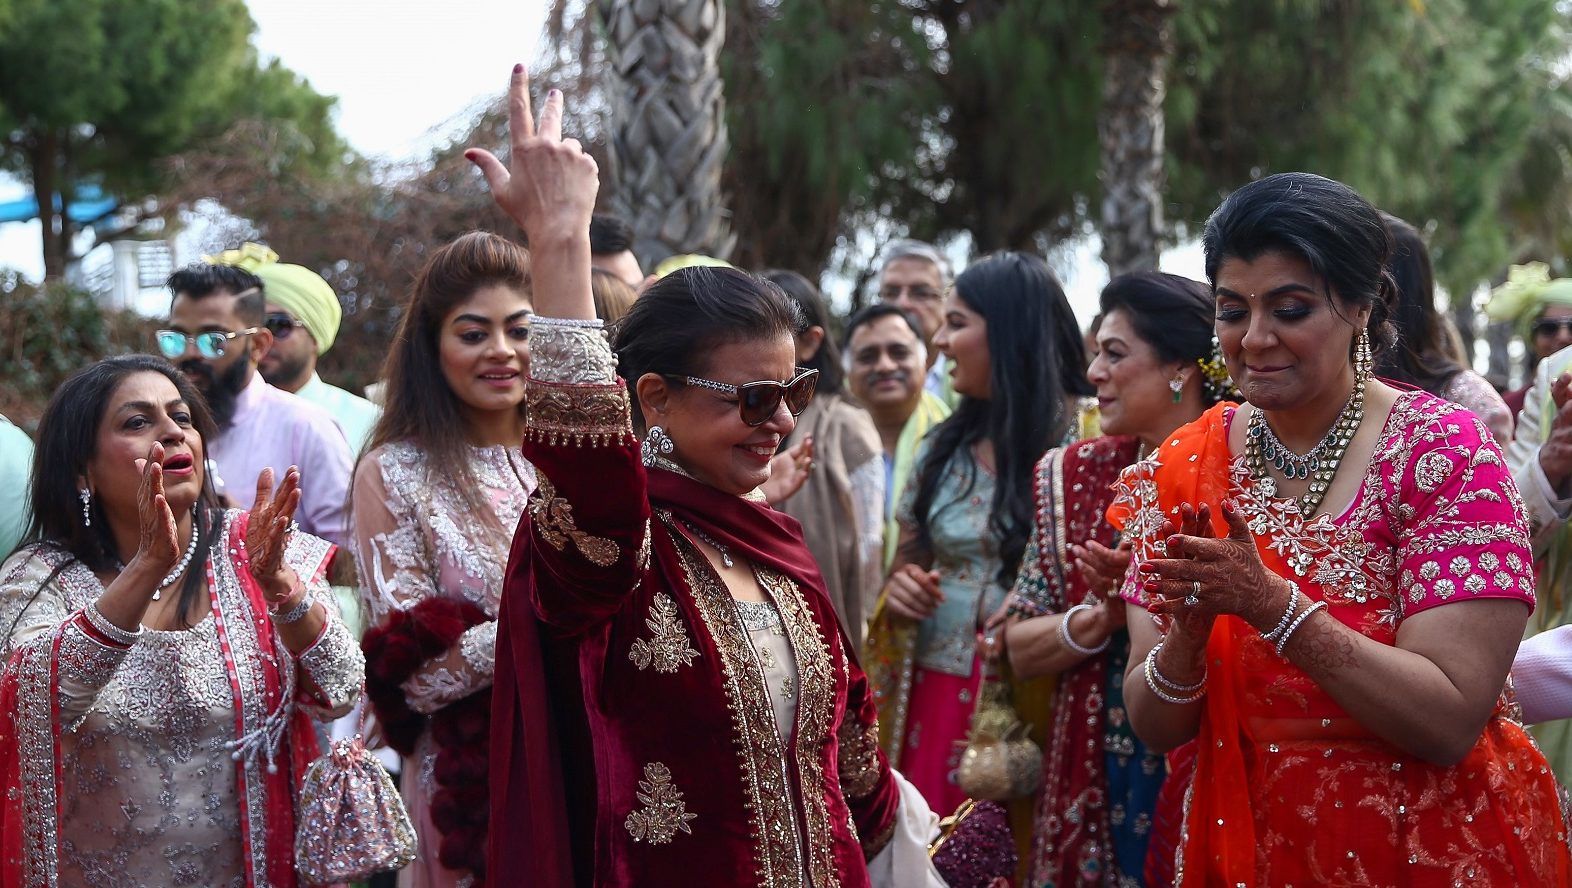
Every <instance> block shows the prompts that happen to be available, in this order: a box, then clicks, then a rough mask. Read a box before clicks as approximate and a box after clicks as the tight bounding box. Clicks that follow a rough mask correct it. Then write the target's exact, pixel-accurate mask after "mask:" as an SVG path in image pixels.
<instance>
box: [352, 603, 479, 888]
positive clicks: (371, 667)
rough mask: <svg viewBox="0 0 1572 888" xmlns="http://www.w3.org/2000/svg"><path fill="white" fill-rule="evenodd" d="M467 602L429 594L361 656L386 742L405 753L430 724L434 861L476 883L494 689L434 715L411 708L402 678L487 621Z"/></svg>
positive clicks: (377, 630)
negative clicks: (435, 838)
mask: <svg viewBox="0 0 1572 888" xmlns="http://www.w3.org/2000/svg"><path fill="white" fill-rule="evenodd" d="M489 619H490V617H488V616H486V612H485V611H483V610H481V609H480V607H479V606H477V605H476V604H474V603H473V602H470V601H465V600H462V599H457V598H447V597H442V598H427V599H424V600H422V601H420V602H419V603H417V604H416V605H415V606H414V607H412V608H410V609H408V610H401V611H394V612H393V613H392V614H389V615H388V618H387V619H386V620H385V621H383V622H382V624H381V625H379V626H376V627H374V628H372V629H369V630H367V632H366V636H365V638H364V639H362V640H361V643H360V647H361V650H363V651H365V654H366V696H367V697H368V698H369V699H370V700H371V708H372V710H373V711H375V712H376V714H377V722H378V723H379V724H381V726H382V733H383V736H385V737H386V738H387V741H388V745H389V746H391V747H393V749H395V750H397V751H398V753H399V754H400V755H403V756H405V757H408V756H411V755H414V752H415V743H416V741H418V740H419V739H420V734H421V732H422V731H424V730H425V729H426V727H427V725H428V723H429V725H430V727H431V738H432V741H433V742H434V743H435V744H436V747H437V753H436V762H435V769H434V770H435V778H436V783H437V789H436V791H435V792H433V793H432V796H431V821H432V823H433V825H435V826H436V828H437V831H438V832H440V833H441V834H442V837H441V840H440V842H439V843H438V852H437V859H438V860H440V861H441V862H442V865H443V866H445V867H447V868H448V869H452V870H469V871H470V872H471V873H473V874H474V876H475V884H476V885H477V886H483V885H485V880H486V825H487V820H488V819H489V818H490V812H491V805H490V802H489V795H490V791H489V787H488V786H487V782H486V781H487V776H488V775H487V767H486V765H487V761H488V759H489V755H488V752H489V748H490V745H491V689H490V688H486V689H484V690H480V691H476V692H475V693H473V694H470V695H469V696H468V697H464V698H463V699H460V700H455V701H453V702H452V703H449V704H448V705H447V706H444V707H443V708H442V709H440V710H438V711H437V712H436V713H434V714H433V715H431V716H429V717H428V716H424V715H421V714H420V713H418V712H416V711H414V710H413V709H411V708H410V707H409V704H408V702H406V701H405V699H404V688H403V684H404V682H406V681H408V680H409V678H410V676H412V675H414V674H415V670H417V669H419V668H420V666H421V664H423V663H425V662H426V661H427V660H430V659H431V658H433V657H437V656H441V655H442V654H444V653H446V652H447V651H449V650H450V649H452V647H453V645H455V644H458V640H459V637H460V636H462V635H463V634H464V632H465V631H466V630H467V629H469V628H470V627H471V626H478V625H480V624H481V623H484V622H486V621H487V620H489Z"/></svg>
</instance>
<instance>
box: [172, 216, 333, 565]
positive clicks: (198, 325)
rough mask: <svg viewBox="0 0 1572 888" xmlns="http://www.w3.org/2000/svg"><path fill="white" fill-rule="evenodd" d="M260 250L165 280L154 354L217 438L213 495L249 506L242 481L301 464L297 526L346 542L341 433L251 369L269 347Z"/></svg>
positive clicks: (211, 455)
mask: <svg viewBox="0 0 1572 888" xmlns="http://www.w3.org/2000/svg"><path fill="white" fill-rule="evenodd" d="M264 251H265V252H267V253H271V251H268V250H265V248H256V247H255V246H254V245H250V244H248V245H247V247H246V249H244V250H232V251H230V252H228V253H225V254H224V255H222V256H218V257H208V258H209V259H211V260H212V261H207V262H199V263H195V264H193V265H189V266H186V267H185V268H182V269H180V270H179V271H176V272H175V273H174V274H172V275H170V276H169V282H168V286H169V291H170V293H171V294H172V295H173V297H174V298H173V301H172V302H171V303H170V308H169V326H168V328H166V329H164V330H160V331H158V333H157V345H158V350H159V352H160V353H161V354H163V356H164V357H166V358H168V359H169V360H170V361H172V362H174V363H175V365H176V366H178V367H179V368H180V369H181V370H182V371H184V372H185V374H186V376H187V377H189V378H190V379H191V381H192V382H193V383H195V384H196V386H197V388H198V389H200V390H201V392H202V394H203V396H204V397H206V398H207V401H208V405H209V406H210V407H211V408H212V410H213V415H214V418H215V419H217V421H218V424H219V434H218V437H217V439H216V440H212V441H209V442H208V461H209V473H208V474H209V477H211V478H213V479H214V484H215V486H217V487H219V489H220V492H221V493H223V494H224V495H225V496H227V497H228V498H229V499H230V500H231V501H232V502H234V503H235V504H236V505H238V506H239V507H240V508H243V509H248V508H250V507H251V501H252V500H253V499H254V498H255V497H256V489H255V487H254V486H253V485H252V484H249V483H245V482H246V481H248V480H250V479H254V478H256V477H257V476H258V475H259V474H261V472H262V470H263V469H264V468H269V467H271V468H272V469H273V471H274V476H275V477H277V478H282V477H283V476H284V472H286V471H288V469H289V467H290V466H298V467H299V468H300V479H301V483H300V508H299V509H298V510H297V511H296V513H295V516H296V520H297V521H299V522H300V526H301V529H303V530H305V531H306V532H307V533H310V534H313V535H315V536H319V537H323V538H325V539H328V540H331V541H332V542H334V543H337V544H339V545H343V544H344V543H345V542H346V541H347V540H348V536H349V534H348V530H349V528H348V519H347V516H346V514H345V503H346V502H347V500H348V491H349V477H350V471H351V468H352V461H351V458H350V452H349V444H348V442H347V441H346V439H345V437H344V433H343V432H342V431H341V430H340V429H339V427H338V425H337V424H336V423H334V421H333V417H331V416H330V415H328V413H327V411H325V410H323V409H322V408H320V407H318V406H316V405H315V404H312V403H310V402H308V401H306V400H304V399H303V398H300V397H298V396H296V395H293V394H290V393H289V392H286V391H283V390H282V389H278V388H274V387H273V386H271V385H268V384H267V381H266V380H264V379H262V376H261V374H260V373H258V372H257V365H258V364H259V363H260V362H261V360H262V357H263V356H264V355H266V354H267V353H268V350H269V349H270V348H272V346H273V333H272V331H271V330H269V329H268V328H267V327H266V325H265V323H264V320H265V319H264V310H263V309H264V305H265V302H264V297H263V295H262V281H261V279H260V278H258V277H257V276H256V274H255V273H254V272H253V271H252V270H251V269H254V268H255V267H256V266H257V265H258V264H260V257H261V255H262V253H263V252H264ZM248 266H249V268H248ZM225 479H227V480H228V481H230V482H231V483H230V484H229V485H228V486H227V487H226V486H224V484H223V482H224V480H225Z"/></svg>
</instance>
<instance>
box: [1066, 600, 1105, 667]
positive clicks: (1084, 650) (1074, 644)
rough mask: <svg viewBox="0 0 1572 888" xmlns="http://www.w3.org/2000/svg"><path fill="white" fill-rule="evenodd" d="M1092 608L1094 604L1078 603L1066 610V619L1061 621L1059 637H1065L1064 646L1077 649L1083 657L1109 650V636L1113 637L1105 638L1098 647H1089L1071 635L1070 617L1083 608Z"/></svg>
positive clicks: (1073, 649)
mask: <svg viewBox="0 0 1572 888" xmlns="http://www.w3.org/2000/svg"><path fill="white" fill-rule="evenodd" d="M1091 609H1092V605H1090V604H1086V603H1085V602H1082V603H1081V604H1077V605H1076V606H1075V607H1072V608H1070V609H1069V610H1067V611H1065V612H1064V619H1062V620H1060V621H1059V637H1060V638H1062V639H1064V646H1065V647H1067V648H1069V649H1070V650H1072V651H1075V652H1076V653H1077V654H1080V655H1081V656H1083V657H1091V656H1095V655H1097V654H1100V653H1102V652H1103V651H1105V650H1107V649H1108V641H1109V638H1112V636H1109V638H1104V639H1103V641H1102V644H1099V645H1097V646H1096V647H1087V646H1085V645H1083V644H1081V643H1080V642H1078V641H1076V640H1075V638H1074V637H1072V636H1071V635H1070V618H1071V617H1073V616H1075V615H1076V614H1078V613H1080V612H1081V611H1083V610H1091Z"/></svg>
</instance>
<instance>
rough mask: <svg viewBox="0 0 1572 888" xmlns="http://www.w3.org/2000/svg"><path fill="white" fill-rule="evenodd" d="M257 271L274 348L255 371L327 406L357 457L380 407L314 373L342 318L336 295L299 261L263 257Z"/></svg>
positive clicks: (288, 389)
mask: <svg viewBox="0 0 1572 888" xmlns="http://www.w3.org/2000/svg"><path fill="white" fill-rule="evenodd" d="M269 252H271V251H269ZM256 276H257V277H258V278H260V279H261V280H262V296H263V298H264V299H265V300H266V301H267V315H266V317H265V318H264V319H263V322H262V325H263V326H264V327H267V329H268V330H269V331H271V332H272V334H273V347H272V348H271V349H269V350H268V353H267V354H265V355H263V356H262V362H261V363H260V364H258V365H257V370H258V371H259V372H260V373H261V374H262V378H263V379H265V380H267V381H268V383H269V384H270V385H272V386H274V387H275V388H281V389H283V390H284V391H286V392H293V393H295V394H296V395H299V396H300V397H302V398H305V399H306V400H307V401H310V402H311V403H313V404H315V405H317V406H318V407H321V408H322V409H323V410H326V411H327V412H328V415H329V416H331V417H333V421H334V422H336V423H338V427H339V428H340V429H342V430H343V431H344V437H345V438H347V439H348V440H349V451H350V453H351V454H352V455H355V456H359V454H360V453H361V451H362V450H364V449H365V446H366V441H367V440H368V439H369V438H370V437H371V429H372V427H373V426H375V425H376V424H377V416H378V415H379V414H380V412H381V411H380V410H378V409H377V405H375V404H373V403H371V402H370V401H368V400H366V399H365V398H362V397H360V396H358V395H355V394H353V393H351V392H348V391H345V390H344V389H341V388H339V387H338V386H336V385H328V384H327V383H326V382H323V381H322V377H321V375H320V374H318V372H317V358H319V357H321V356H322V355H325V354H327V352H328V349H330V348H332V347H333V341H334V340H335V339H337V338H338V325H339V321H340V320H342V319H343V308H342V307H341V306H340V305H339V301H338V294H337V293H334V292H333V288H332V287H331V286H330V285H329V284H328V282H327V281H325V280H323V279H322V276H321V275H319V274H317V273H316V272H314V271H312V270H311V269H309V268H306V267H304V266H301V265H291V264H289V263H286V262H264V263H262V264H260V265H258V266H257V267H256Z"/></svg>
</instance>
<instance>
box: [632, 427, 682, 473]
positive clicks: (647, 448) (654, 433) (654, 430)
mask: <svg viewBox="0 0 1572 888" xmlns="http://www.w3.org/2000/svg"><path fill="white" fill-rule="evenodd" d="M676 449H677V446H676V445H675V444H673V443H671V436H670V435H668V434H666V430H665V429H663V428H661V427H660V426H650V430H649V431H648V432H645V433H644V442H643V443H642V444H640V445H639V460H640V461H641V462H643V463H644V467H645V468H649V467H651V466H653V465H655V463H657V462H659V461H660V459H661V457H663V456H670V455H671V452H672V451H673V450H676Z"/></svg>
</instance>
